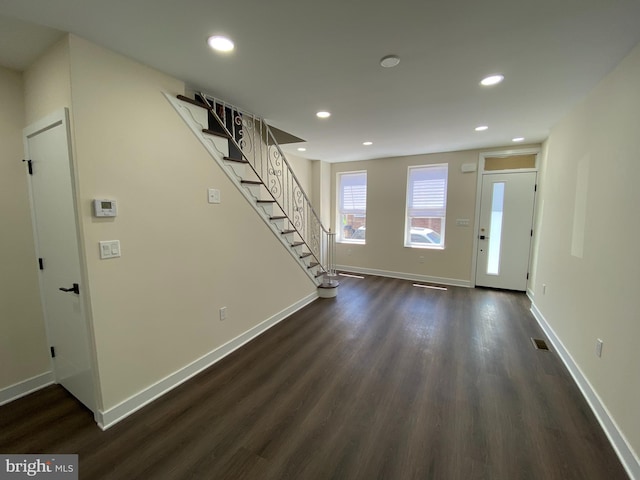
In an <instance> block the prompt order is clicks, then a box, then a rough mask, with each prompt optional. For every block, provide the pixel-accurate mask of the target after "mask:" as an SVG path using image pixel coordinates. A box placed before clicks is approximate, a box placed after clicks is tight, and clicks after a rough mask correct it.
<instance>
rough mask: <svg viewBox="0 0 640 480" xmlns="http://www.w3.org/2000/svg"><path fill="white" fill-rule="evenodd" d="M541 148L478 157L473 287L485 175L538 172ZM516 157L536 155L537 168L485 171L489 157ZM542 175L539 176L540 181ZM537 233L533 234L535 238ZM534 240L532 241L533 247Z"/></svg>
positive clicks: (492, 153)
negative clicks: (486, 160)
mask: <svg viewBox="0 0 640 480" xmlns="http://www.w3.org/2000/svg"><path fill="white" fill-rule="evenodd" d="M541 151H542V148H541V147H529V148H515V149H510V150H498V151H495V150H493V151H487V152H480V154H479V155H478V174H477V176H476V177H477V178H476V211H475V216H474V225H475V227H474V229H473V254H472V256H471V282H470V283H471V287H473V288H475V286H476V272H477V268H478V265H477V262H478V235H480V202H481V199H482V179H483V177H484V176H485V175H492V174H499V173H524V172H538V169H539V165H540V152H541ZM515 155H535V156H536V166H535V168H518V169H508V170H491V171H485V169H484V164H485V159H486V158H487V157H511V156H515ZM539 178H540V175H538V179H539ZM535 212H536V204H535V201H534V204H533V214H534V220H535ZM536 233H537V232H533V234H534V238H535V235H536ZM534 238H532V239H531V242H532V245H533V242H534ZM529 270H531V251H529Z"/></svg>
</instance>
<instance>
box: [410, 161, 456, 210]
mask: <svg viewBox="0 0 640 480" xmlns="http://www.w3.org/2000/svg"><path fill="white" fill-rule="evenodd" d="M447 173H448V166H447V164H438V165H428V166H422V167H409V182H408V183H409V191H408V192H407V216H409V217H444V216H445V215H446V211H447Z"/></svg>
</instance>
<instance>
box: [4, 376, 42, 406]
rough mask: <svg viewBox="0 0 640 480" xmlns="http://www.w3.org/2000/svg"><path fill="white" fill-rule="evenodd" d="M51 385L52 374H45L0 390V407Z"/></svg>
mask: <svg viewBox="0 0 640 480" xmlns="http://www.w3.org/2000/svg"><path fill="white" fill-rule="evenodd" d="M53 383H54V378H53V372H45V373H41V374H40V375H36V376H35V377H31V378H28V379H27V380H23V381H22V382H18V383H15V384H13V385H10V386H8V387H5V388H3V389H0V405H4V404H6V403H9V402H13V401H14V400H17V399H19V398H21V397H24V396H25V395H29V394H30V393H33V392H35V391H36V390H40V389H41V388H44V387H48V386H49V385H51V384H53Z"/></svg>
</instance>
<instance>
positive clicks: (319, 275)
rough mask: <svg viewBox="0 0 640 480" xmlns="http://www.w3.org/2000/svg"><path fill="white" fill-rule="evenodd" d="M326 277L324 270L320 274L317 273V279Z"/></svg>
mask: <svg viewBox="0 0 640 480" xmlns="http://www.w3.org/2000/svg"><path fill="white" fill-rule="evenodd" d="M323 275H324V270H323V271H321V272H320V273H316V278H318V277H321V276H323Z"/></svg>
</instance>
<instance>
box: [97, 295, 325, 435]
mask: <svg viewBox="0 0 640 480" xmlns="http://www.w3.org/2000/svg"><path fill="white" fill-rule="evenodd" d="M316 298H318V293H317V292H314V293H311V294H309V295H307V296H306V297H304V298H302V299H301V300H299V301H297V302H296V303H294V304H293V305H291V306H289V307H287V308H285V309H284V310H282V311H280V312H278V313H276V314H275V315H273V316H271V317H270V318H268V319H266V320H264V321H263V322H261V323H260V324H258V325H256V326H255V327H253V328H251V329H249V330H247V331H246V332H244V333H243V334H241V335H238V336H237V337H236V338H234V339H233V340H230V341H228V342H227V343H225V344H224V345H222V346H220V347H218V348H216V349H215V350H212V351H211V352H209V353H207V354H206V355H204V356H202V357H200V358H199V359H197V360H195V361H194V362H192V363H190V364H189V365H186V366H185V367H183V368H181V369H180V370H178V371H176V372H174V373H172V374H171V375H169V376H167V377H165V378H163V379H162V380H160V381H158V382H156V383H155V384H153V385H151V386H150V387H148V388H146V389H144V390H141V391H140V392H138V393H136V394H135V395H133V396H131V397H129V398H128V399H126V400H125V401H123V402H121V403H119V404H118V405H116V406H115V407H112V408H109V409H108V410H105V411H98V413H97V414H96V421H97V423H98V426H99V427H100V428H102V429H103V430H106V429H108V428H109V427H112V426H113V425H115V424H116V423H118V422H119V421H121V420H123V419H125V418H126V417H128V416H129V415H131V414H133V413H134V412H137V411H138V410H140V409H141V408H142V407H144V406H145V405H148V404H149V403H151V402H153V401H154V400H156V399H157V398H159V397H161V396H162V395H164V394H165V393H167V392H169V391H170V390H173V389H174V388H176V387H177V386H179V385H181V384H182V383H184V382H186V381H187V380H189V379H190V378H192V377H194V376H195V375H197V374H198V373H200V372H202V371H203V370H205V369H207V368H209V367H210V366H211V365H213V364H214V363H216V362H218V361H220V360H221V359H223V358H224V357H226V356H227V355H229V354H230V353H231V352H233V351H234V350H237V349H238V348H240V347H241V346H242V345H244V344H245V343H247V342H249V341H250V340H253V339H254V338H255V337H257V336H258V335H260V334H262V333H264V332H265V331H267V330H268V329H269V328H271V327H273V326H274V325H276V324H277V323H279V322H281V321H282V320H284V319H285V318H287V317H288V316H290V315H291V314H293V313H294V312H296V311H298V310H300V309H301V308H302V307H304V306H306V305H308V304H309V303H311V302H312V301H314V300H315V299H316Z"/></svg>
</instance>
